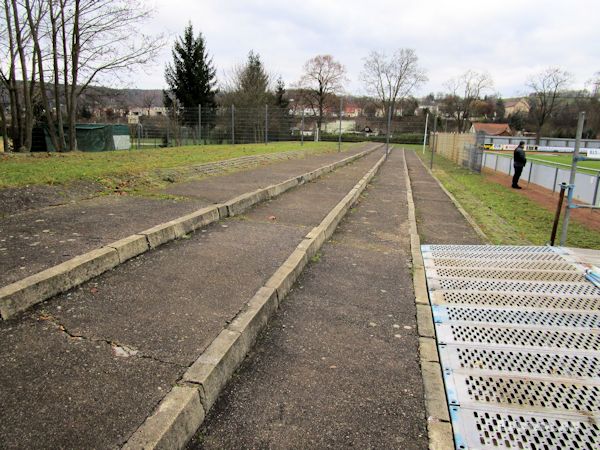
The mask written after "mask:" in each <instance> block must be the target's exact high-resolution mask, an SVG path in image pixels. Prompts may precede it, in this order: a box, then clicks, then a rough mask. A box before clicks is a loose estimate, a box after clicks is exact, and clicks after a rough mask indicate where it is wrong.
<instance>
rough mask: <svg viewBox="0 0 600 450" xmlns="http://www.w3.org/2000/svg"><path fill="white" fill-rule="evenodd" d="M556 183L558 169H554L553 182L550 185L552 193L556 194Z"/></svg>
mask: <svg viewBox="0 0 600 450" xmlns="http://www.w3.org/2000/svg"><path fill="white" fill-rule="evenodd" d="M557 181H558V167H555V168H554V182H553V183H552V193H554V192H556V182H557Z"/></svg>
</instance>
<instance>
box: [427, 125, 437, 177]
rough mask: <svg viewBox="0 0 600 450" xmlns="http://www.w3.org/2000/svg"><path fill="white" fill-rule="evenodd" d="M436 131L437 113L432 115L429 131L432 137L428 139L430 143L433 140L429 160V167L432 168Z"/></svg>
mask: <svg viewBox="0 0 600 450" xmlns="http://www.w3.org/2000/svg"><path fill="white" fill-rule="evenodd" d="M436 131H437V114H434V115H433V133H431V137H432V139H431V140H430V141H429V143H430V144H431V142H432V141H433V146H432V148H431V160H430V161H429V169H430V170H431V169H433V154H434V153H435V150H436V147H437V136H436V134H435V133H436Z"/></svg>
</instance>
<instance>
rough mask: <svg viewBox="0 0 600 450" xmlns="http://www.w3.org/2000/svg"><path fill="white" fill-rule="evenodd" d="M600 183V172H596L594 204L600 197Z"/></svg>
mask: <svg viewBox="0 0 600 450" xmlns="http://www.w3.org/2000/svg"><path fill="white" fill-rule="evenodd" d="M599 184H600V172H598V173H597V174H596V188H595V189H594V200H592V205H594V206H597V205H596V200H597V199H598V185H599Z"/></svg>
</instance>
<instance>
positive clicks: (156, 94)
mask: <svg viewBox="0 0 600 450" xmlns="http://www.w3.org/2000/svg"><path fill="white" fill-rule="evenodd" d="M80 104H81V105H84V104H86V105H89V106H92V107H100V108H123V109H129V108H143V107H146V108H147V107H152V106H162V104H163V100H162V90H161V89H113V88H107V87H102V86H90V87H89V88H88V89H87V90H86V91H85V93H84V95H83V96H82V98H81V101H80Z"/></svg>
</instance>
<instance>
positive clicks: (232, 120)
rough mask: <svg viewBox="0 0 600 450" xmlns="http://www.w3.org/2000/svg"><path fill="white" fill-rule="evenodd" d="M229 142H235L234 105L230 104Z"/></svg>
mask: <svg viewBox="0 0 600 450" xmlns="http://www.w3.org/2000/svg"><path fill="white" fill-rule="evenodd" d="M231 144H235V106H234V105H231Z"/></svg>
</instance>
